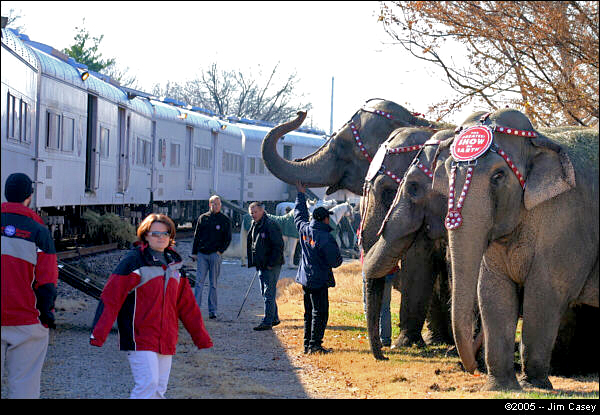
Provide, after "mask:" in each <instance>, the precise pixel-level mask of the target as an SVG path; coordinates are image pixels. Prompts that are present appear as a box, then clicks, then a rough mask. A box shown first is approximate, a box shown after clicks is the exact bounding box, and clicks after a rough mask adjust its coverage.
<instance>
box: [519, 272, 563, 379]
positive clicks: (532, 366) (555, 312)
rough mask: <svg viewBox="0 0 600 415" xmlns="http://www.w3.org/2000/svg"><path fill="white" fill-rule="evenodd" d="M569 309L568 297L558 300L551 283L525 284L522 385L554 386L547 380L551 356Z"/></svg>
mask: <svg viewBox="0 0 600 415" xmlns="http://www.w3.org/2000/svg"><path fill="white" fill-rule="evenodd" d="M553 300H554V301H553ZM566 310H567V302H566V300H561V299H557V298H556V293H555V292H554V291H553V287H552V286H550V285H549V284H543V283H531V284H528V285H526V286H525V294H524V298H523V329H522V333H521V369H522V371H523V375H522V377H521V379H520V383H521V386H523V387H536V388H542V389H552V388H553V387H552V383H551V382H550V379H548V375H549V374H550V359H551V357H552V348H553V347H554V342H555V340H556V336H557V334H558V329H559V326H560V322H561V319H562V316H563V315H564V313H565V311H566Z"/></svg>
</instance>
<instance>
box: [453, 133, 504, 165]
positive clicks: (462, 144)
mask: <svg viewBox="0 0 600 415" xmlns="http://www.w3.org/2000/svg"><path fill="white" fill-rule="evenodd" d="M493 138H494V135H493V133H492V130H491V129H490V128H489V127H487V126H485V125H479V126H475V127H470V128H467V129H466V130H465V131H463V132H462V133H461V134H460V135H459V136H458V137H457V138H455V139H454V142H453V143H452V146H450V152H451V153H452V157H453V158H454V160H456V161H471V160H475V159H476V158H478V157H479V156H481V155H482V154H484V153H485V152H486V151H487V150H488V148H490V145H492V139H493Z"/></svg>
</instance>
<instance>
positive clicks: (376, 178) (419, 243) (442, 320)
mask: <svg viewBox="0 0 600 415" xmlns="http://www.w3.org/2000/svg"><path fill="white" fill-rule="evenodd" d="M433 134H434V131H432V130H431V129H422V128H399V129H397V130H395V131H394V132H393V133H392V134H391V135H390V138H389V139H388V140H387V141H386V142H385V143H384V144H383V145H382V147H381V148H380V150H379V151H380V152H382V154H383V153H385V157H384V158H381V155H380V156H379V157H378V156H376V157H375V159H376V160H377V161H374V162H373V163H374V164H373V165H371V167H370V168H369V172H368V174H367V177H366V179H367V181H366V184H365V191H364V194H363V197H362V199H361V217H362V224H361V229H360V236H361V244H362V248H363V254H364V256H365V258H368V257H369V254H370V250H371V247H372V246H373V244H375V242H376V241H377V239H378V236H379V230H380V228H381V225H382V223H383V222H384V218H385V216H386V213H387V212H388V210H389V208H390V207H391V206H392V204H393V202H394V196H395V195H396V192H397V189H398V185H399V182H401V180H402V178H403V176H404V174H405V172H406V171H407V169H409V168H410V167H411V163H412V162H413V160H414V159H415V156H416V155H417V154H418V153H419V150H420V149H421V148H423V146H425V147H429V146H427V145H426V143H430V141H429V140H430V138H431V137H432V135H433ZM438 134H440V133H437V134H436V136H437V135H438ZM421 151H423V150H421ZM434 151H435V150H434ZM421 174H423V175H424V176H426V175H425V174H424V173H421ZM426 177H427V178H428V180H429V181H430V182H431V178H429V177H428V176H426ZM441 198H442V197H441V196H440V197H439V199H441ZM439 205H440V206H439V209H440V210H442V209H443V207H444V206H445V204H444V203H443V202H440V204H439ZM437 221H438V222H440V223H439V224H437V223H436V224H433V226H435V227H436V228H437V229H438V233H439V234H440V235H443V234H445V232H443V231H442V230H441V229H442V228H443V226H441V219H439V218H438V219H437ZM426 226H430V225H429V224H427V225H426ZM423 229H424V228H423ZM415 233H416V232H415ZM396 252H397V249H396V247H392V246H387V247H386V249H385V250H384V251H380V253H381V255H382V256H383V257H385V258H380V259H381V261H380V264H385V265H381V266H379V264H378V275H377V276H376V277H375V278H376V279H374V278H373V275H372V272H371V271H370V270H368V269H367V268H368V267H366V266H365V268H364V269H363V271H364V272H365V277H366V281H367V287H366V288H367V289H366V300H367V328H368V333H369V340H370V345H371V351H372V353H373V355H374V357H375V358H376V359H384V358H385V357H384V356H383V354H382V352H381V343H380V340H379V335H378V333H379V318H378V317H379V313H380V310H381V299H382V293H383V288H384V284H385V281H384V280H385V279H384V278H383V277H384V276H385V275H387V274H389V272H390V270H391V269H393V268H394V267H395V266H396V264H398V262H399V261H400V262H401V266H400V268H399V270H398V271H397V275H396V278H395V283H396V284H395V285H394V286H395V287H396V288H397V289H399V291H400V292H401V293H402V297H401V298H402V301H401V304H400V334H399V336H398V338H397V339H396V341H395V342H394V347H399V346H409V345H412V344H417V345H423V344H424V343H425V342H424V340H423V338H422V336H421V330H422V328H423V324H424V321H425V318H426V313H427V311H428V310H429V314H428V315H427V322H428V333H429V334H430V336H429V338H428V339H427V340H428V343H434V342H439V343H450V342H452V336H451V330H450V312H449V309H448V304H447V303H448V299H449V298H448V288H447V287H448V273H447V270H448V267H447V264H446V260H445V244H441V243H439V242H438V241H437V240H436V239H435V238H434V239H431V238H429V237H426V236H424V235H419V237H418V238H415V239H414V241H413V243H412V244H411V245H410V247H408V248H407V250H406V251H405V252H403V254H402V255H396ZM365 265H366V263H365ZM436 283H437V284H436ZM434 284H436V286H437V288H438V289H437V290H434ZM434 291H435V295H433V297H432V293H433V292H434ZM430 301H431V307H429V306H430Z"/></svg>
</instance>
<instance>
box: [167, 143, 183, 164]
mask: <svg viewBox="0 0 600 415" xmlns="http://www.w3.org/2000/svg"><path fill="white" fill-rule="evenodd" d="M180 149H181V144H176V143H171V163H170V164H169V166H171V167H179V164H180V162H181V156H180V154H179V150H180Z"/></svg>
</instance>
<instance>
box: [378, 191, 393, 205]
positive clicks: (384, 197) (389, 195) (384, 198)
mask: <svg viewBox="0 0 600 415" xmlns="http://www.w3.org/2000/svg"><path fill="white" fill-rule="evenodd" d="M395 196H396V189H385V190H384V191H383V192H382V194H381V203H382V204H383V206H385V207H386V208H389V207H390V206H391V205H392V202H393V201H394V197H395Z"/></svg>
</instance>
